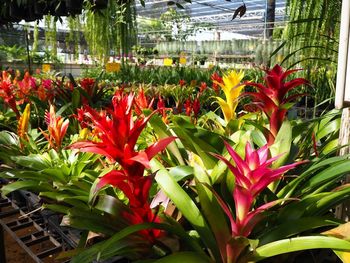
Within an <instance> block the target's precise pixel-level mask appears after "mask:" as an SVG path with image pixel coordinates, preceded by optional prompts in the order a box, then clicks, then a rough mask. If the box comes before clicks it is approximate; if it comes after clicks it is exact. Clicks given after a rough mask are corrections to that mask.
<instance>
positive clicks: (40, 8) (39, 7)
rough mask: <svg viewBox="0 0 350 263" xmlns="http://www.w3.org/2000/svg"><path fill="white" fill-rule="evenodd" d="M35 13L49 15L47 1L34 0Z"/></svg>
mask: <svg viewBox="0 0 350 263" xmlns="http://www.w3.org/2000/svg"><path fill="white" fill-rule="evenodd" d="M34 13H35V15H38V16H43V15H47V14H48V13H49V8H48V3H47V1H40V0H39V1H34Z"/></svg>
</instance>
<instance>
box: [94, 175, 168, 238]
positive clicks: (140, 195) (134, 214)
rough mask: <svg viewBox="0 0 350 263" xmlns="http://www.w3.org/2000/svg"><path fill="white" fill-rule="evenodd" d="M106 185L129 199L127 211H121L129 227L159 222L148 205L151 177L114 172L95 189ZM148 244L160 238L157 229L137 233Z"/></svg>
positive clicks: (104, 178) (105, 177)
mask: <svg viewBox="0 0 350 263" xmlns="http://www.w3.org/2000/svg"><path fill="white" fill-rule="evenodd" d="M105 182H108V184H110V185H112V186H114V187H117V188H118V189H120V190H122V191H123V193H124V194H125V196H126V197H127V198H128V199H129V207H130V210H129V211H123V213H122V216H123V218H124V219H126V220H127V222H128V223H129V224H130V225H133V224H141V223H144V222H160V219H159V217H157V216H156V215H155V214H154V213H153V211H152V209H151V208H150V203H149V190H150V188H151V185H152V177H151V176H143V175H140V176H135V177H133V176H128V175H127V174H126V173H125V171H123V170H114V171H111V172H109V173H108V174H106V175H105V176H104V177H103V178H102V179H101V180H100V181H99V183H98V185H97V188H98V189H99V188H101V187H103V186H104V185H105ZM139 233H140V234H141V235H142V236H143V237H145V238H147V239H148V240H149V241H150V242H152V241H154V240H155V239H156V238H157V237H159V236H160V234H161V231H160V230H158V229H150V230H142V231H140V232H139Z"/></svg>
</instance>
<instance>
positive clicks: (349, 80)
mask: <svg viewBox="0 0 350 263" xmlns="http://www.w3.org/2000/svg"><path fill="white" fill-rule="evenodd" d="M349 29H350V0H343V1H342V13H341V22H340V38H339V53H338V69H337V85H336V95H335V107H336V108H337V109H343V112H342V118H341V125H340V132H339V141H338V144H339V145H340V146H343V145H349V143H350V108H348V107H349V105H350V50H349V48H350V42H349V41H350V38H349V33H350V32H349ZM349 153H350V147H349V146H346V147H343V148H341V150H340V151H339V155H346V154H349ZM343 183H350V175H346V176H345V178H344V180H343ZM335 214H336V216H337V217H338V218H341V219H343V220H346V221H348V220H349V216H350V200H348V201H346V202H344V203H343V204H342V205H339V206H337V208H336V212H335Z"/></svg>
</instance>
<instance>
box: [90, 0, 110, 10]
mask: <svg viewBox="0 0 350 263" xmlns="http://www.w3.org/2000/svg"><path fill="white" fill-rule="evenodd" d="M90 3H91V4H92V5H93V8H94V9H96V10H97V9H106V8H107V7H108V0H90Z"/></svg>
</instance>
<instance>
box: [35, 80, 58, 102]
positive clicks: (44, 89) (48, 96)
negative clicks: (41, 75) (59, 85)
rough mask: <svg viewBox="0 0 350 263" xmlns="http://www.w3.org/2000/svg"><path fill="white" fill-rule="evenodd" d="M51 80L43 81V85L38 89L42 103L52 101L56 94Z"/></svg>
mask: <svg viewBox="0 0 350 263" xmlns="http://www.w3.org/2000/svg"><path fill="white" fill-rule="evenodd" d="M52 84H53V83H52V80H51V79H42V80H41V85H40V86H39V87H38V90H37V93H38V97H39V99H40V100H42V101H46V100H48V101H52V100H53V98H54V96H55V94H54V88H53V85H52Z"/></svg>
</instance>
